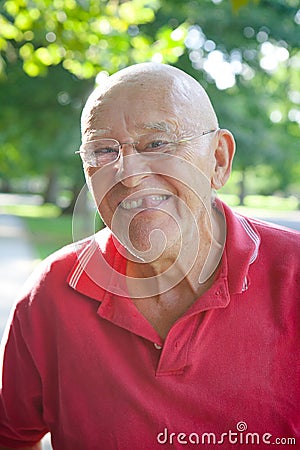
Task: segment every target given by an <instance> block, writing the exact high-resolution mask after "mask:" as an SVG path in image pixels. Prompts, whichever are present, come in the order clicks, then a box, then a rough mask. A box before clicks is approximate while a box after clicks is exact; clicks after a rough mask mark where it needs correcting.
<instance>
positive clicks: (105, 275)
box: [67, 200, 260, 301]
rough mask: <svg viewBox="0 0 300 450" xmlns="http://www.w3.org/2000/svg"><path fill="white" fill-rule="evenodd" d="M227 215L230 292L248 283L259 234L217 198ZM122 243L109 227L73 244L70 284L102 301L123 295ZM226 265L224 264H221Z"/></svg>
mask: <svg viewBox="0 0 300 450" xmlns="http://www.w3.org/2000/svg"><path fill="white" fill-rule="evenodd" d="M216 207H217V208H218V209H220V210H221V211H222V212H223V214H224V216H225V219H226V228H227V236H226V244H225V249H224V254H223V258H222V262H221V267H222V266H223V269H222V272H223V273H226V277H227V283H228V290H229V293H232V294H234V293H241V292H244V291H245V290H247V289H248V287H249V285H250V279H249V274H248V272H249V268H250V266H251V264H253V263H254V262H255V261H256V259H257V256H258V252H259V246H260V236H259V234H258V232H257V230H256V229H255V227H254V225H253V224H252V223H251V221H250V220H249V219H247V218H245V217H244V216H241V215H239V214H236V213H234V212H233V211H232V210H231V209H230V208H229V207H228V206H227V205H225V204H224V203H223V202H221V201H220V200H217V203H216ZM118 247H122V246H121V244H120V243H119V242H118V241H117V239H116V238H115V237H114V236H113V235H112V233H111V231H110V230H109V229H108V228H105V229H103V230H101V231H100V232H98V233H97V234H96V235H95V236H93V237H91V238H89V239H87V240H86V241H85V242H84V243H82V242H81V243H80V244H78V245H76V249H77V261H76V263H75V265H74V267H73V269H72V271H71V273H70V274H69V277H68V280H67V281H68V283H69V285H70V287H72V288H73V289H75V290H76V291H79V292H81V293H82V294H84V295H87V296H89V297H91V298H94V299H96V300H99V301H104V300H105V298H106V297H107V296H108V295H109V296H110V295H111V294H112V293H113V294H115V295H119V296H126V292H127V289H126V275H125V274H126V259H125V257H124V256H123V254H124V251H121V252H119V251H118ZM224 266H226V267H224Z"/></svg>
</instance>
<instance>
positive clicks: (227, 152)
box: [211, 129, 235, 190]
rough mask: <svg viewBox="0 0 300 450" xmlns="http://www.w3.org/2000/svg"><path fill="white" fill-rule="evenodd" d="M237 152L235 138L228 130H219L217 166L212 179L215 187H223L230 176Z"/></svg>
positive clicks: (215, 156) (216, 151)
mask: <svg viewBox="0 0 300 450" xmlns="http://www.w3.org/2000/svg"><path fill="white" fill-rule="evenodd" d="M234 152H235V140H234V137H233V135H232V134H231V133H230V131H228V130H223V129H220V130H219V131H218V141H217V146H216V148H215V153H214V158H215V167H214V171H213V175H212V179H211V186H212V188H213V189H216V190H218V189H221V187H223V186H224V184H225V183H226V181H227V180H228V178H229V175H230V172H231V167H232V160H233V156H234Z"/></svg>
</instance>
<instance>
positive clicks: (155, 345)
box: [154, 342, 162, 350]
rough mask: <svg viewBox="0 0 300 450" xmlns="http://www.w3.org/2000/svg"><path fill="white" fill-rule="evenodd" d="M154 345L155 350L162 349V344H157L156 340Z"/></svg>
mask: <svg viewBox="0 0 300 450" xmlns="http://www.w3.org/2000/svg"><path fill="white" fill-rule="evenodd" d="M154 347H155V348H156V349H157V350H161V349H162V345H159V344H157V343H156V342H155V344H154Z"/></svg>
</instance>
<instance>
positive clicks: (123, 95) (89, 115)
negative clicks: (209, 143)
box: [82, 77, 192, 134]
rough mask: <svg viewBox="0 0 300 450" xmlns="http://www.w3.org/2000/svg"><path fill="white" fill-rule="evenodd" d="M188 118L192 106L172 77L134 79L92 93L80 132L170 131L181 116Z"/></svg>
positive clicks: (176, 125)
mask: <svg viewBox="0 0 300 450" xmlns="http://www.w3.org/2000/svg"><path fill="white" fill-rule="evenodd" d="M187 117H188V118H189V120H191V119H192V108H191V107H190V103H189V102H187V101H186V99H185V98H184V96H182V92H181V91H180V89H179V86H178V83H176V82H174V80H164V79H163V80H159V79H158V78H157V77H155V78H154V79H149V78H148V79H147V80H144V79H135V80H130V81H126V82H120V83H117V84H115V85H113V86H112V87H111V88H109V89H108V90H106V91H105V92H102V93H101V92H100V93H99V95H98V96H97V95H96V96H95V97H94V98H93V99H92V101H91V102H90V105H89V106H88V107H87V108H86V111H85V113H84V114H83V121H82V125H83V129H82V131H83V133H86V132H88V131H89V130H91V129H93V130H98V132H99V133H100V134H101V130H104V132H105V131H106V130H107V131H109V130H111V131H114V130H115V129H116V128H122V127H124V126H125V127H127V128H130V129H134V130H136V131H140V130H155V131H166V132H168V131H174V129H177V128H178V127H179V126H180V122H181V120H182V119H183V118H185V119H186V118H187Z"/></svg>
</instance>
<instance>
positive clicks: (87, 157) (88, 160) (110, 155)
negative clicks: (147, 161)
mask: <svg viewBox="0 0 300 450" xmlns="http://www.w3.org/2000/svg"><path fill="white" fill-rule="evenodd" d="M215 131H217V129H215V130H209V131H203V132H202V133H201V134H198V135H196V136H192V137H189V138H186V139H178V140H175V141H170V140H168V139H164V138H162V137H160V138H157V137H156V138H153V136H152V137H149V136H143V137H141V139H140V140H139V141H138V142H122V143H120V142H119V141H117V140H116V139H107V138H103V139H95V140H92V141H89V142H86V143H84V144H82V145H81V146H80V149H79V150H78V151H77V152H75V153H76V154H79V155H80V156H81V159H82V161H83V163H84V164H86V165H87V166H90V167H103V166H106V165H107V164H110V163H112V162H114V161H116V160H117V159H118V158H119V155H120V153H121V150H122V148H123V147H124V145H131V146H132V147H133V148H134V150H136V151H137V152H138V153H141V154H143V155H145V156H149V157H154V158H155V157H156V158H157V157H161V156H164V155H168V154H171V153H172V152H174V151H175V150H176V149H177V145H178V144H181V143H185V142H189V141H192V140H194V139H197V138H200V137H202V136H205V135H207V134H210V133H214V132H215Z"/></svg>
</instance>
